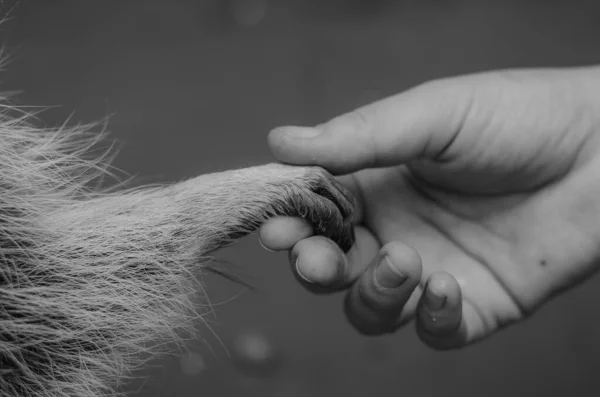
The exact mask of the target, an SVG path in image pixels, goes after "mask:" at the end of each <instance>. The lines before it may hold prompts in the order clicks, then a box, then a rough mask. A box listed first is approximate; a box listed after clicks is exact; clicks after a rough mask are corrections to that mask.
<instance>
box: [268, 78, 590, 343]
mask: <svg viewBox="0 0 600 397" xmlns="http://www.w3.org/2000/svg"><path fill="white" fill-rule="evenodd" d="M598 77H599V74H598V70H596V69H591V70H574V71H570V70H558V71H556V70H555V71H552V70H535V71H516V72H498V73H483V74H479V75H470V76H464V77H460V78H450V79H446V80H441V81H435V82H432V83H430V84H425V85H422V86H420V87H416V88H415V89H414V90H411V91H408V92H405V93H403V94H400V95H399V96H397V97H391V98H388V99H385V100H383V101H381V102H378V103H374V104H371V105H368V106H366V107H363V108H361V109H358V110H356V111H354V112H351V113H348V114H346V115H343V116H340V117H338V118H335V119H333V120H331V121H329V122H328V123H326V124H324V125H321V126H319V127H317V128H315V129H302V128H300V129H294V127H290V129H283V130H281V131H274V133H272V134H271V137H270V144H271V147H272V149H273V151H274V153H275V154H276V156H277V157H278V158H280V159H281V160H284V161H285V162H289V163H293V164H316V165H321V166H324V167H326V168H329V169H330V170H332V171H333V172H336V173H339V174H345V173H347V172H351V171H355V170H361V169H362V170H361V171H358V172H355V173H353V174H350V177H348V176H344V177H341V179H342V181H343V182H348V187H349V188H350V189H351V190H353V191H354V192H355V193H356V194H357V196H358V198H359V202H360V203H361V205H360V209H359V211H358V213H359V214H360V215H359V219H358V225H357V232H360V235H358V234H357V244H356V245H355V247H354V248H353V250H352V251H350V252H349V253H348V254H347V255H345V254H343V253H341V252H340V251H339V249H338V250H336V249H335V248H334V247H331V244H328V243H326V242H324V241H323V240H322V239H319V238H317V237H310V234H309V231H308V230H307V229H306V226H305V225H304V226H303V225H302V224H301V223H297V222H296V223H294V222H292V223H288V222H283V223H278V222H272V223H270V224H269V225H267V226H266V227H264V228H263V230H264V233H263V237H265V239H266V241H267V245H268V246H271V247H272V248H274V249H291V254H292V255H291V257H292V259H293V261H292V262H293V264H295V269H296V270H295V272H296V274H297V275H298V274H301V275H306V272H307V271H309V272H311V276H312V278H311V277H309V278H308V279H307V278H306V277H303V279H302V280H300V281H301V282H302V283H303V285H305V286H306V287H307V288H309V289H312V287H311V286H312V285H314V283H315V282H317V281H315V280H320V281H319V282H323V281H326V282H327V285H329V286H333V287H335V288H340V287H342V288H349V289H350V291H349V293H348V298H347V300H346V312H347V314H348V318H349V320H350V322H351V323H352V324H353V325H354V326H355V327H356V328H357V329H359V330H360V331H361V332H365V333H369V334H380V333H383V332H388V331H389V328H390V326H394V324H396V326H400V325H403V324H405V323H406V322H407V321H409V320H411V319H412V318H413V317H414V316H415V315H417V316H418V321H417V329H418V331H419V334H420V336H421V337H422V339H423V340H424V341H425V342H427V343H428V344H429V345H431V346H433V347H438V348H452V347H459V346H463V345H465V344H468V343H472V342H475V341H477V340H480V339H482V338H483V337H485V336H487V335H489V334H491V333H492V332H493V331H496V330H497V329H499V328H500V327H502V326H505V325H507V324H510V323H513V322H515V321H517V320H519V319H521V318H522V317H523V316H525V315H527V314H529V313H531V312H532V311H533V310H535V309H536V308H537V307H539V306H540V305H541V304H543V303H544V302H546V301H548V299H549V298H550V297H552V296H553V295H556V294H557V293H559V292H561V291H562V290H564V289H566V288H569V287H571V286H573V285H574V284H575V283H576V282H578V281H580V280H582V279H583V278H585V277H586V276H589V275H590V273H591V272H592V271H593V270H594V269H595V268H596V267H597V264H598V263H599V262H600V261H599V259H600V244H598V243H597V242H598V241H600V219H598V218H600V216H599V215H598V214H600V200H598V197H600V177H599V171H598V170H599V169H600V159H599V157H600V156H598V150H600V145H599V143H598V139H599V135H600V130H598V126H599V125H600V120H599V118H598V114H599V110H600V109H599V107H598V101H597V99H593V98H595V97H596V95H597V94H594V93H593V91H594V89H593V87H596V83H597V81H599V79H598ZM590 87H592V88H591V89H590ZM297 134H300V137H299V139H298V135H297ZM303 134H306V135H305V136H306V138H304V137H303V136H304V135H303ZM397 164H401V165H397ZM386 166H388V167H389V168H382V167H386ZM369 167H378V168H369ZM361 242H362V243H361ZM411 247H412V249H411ZM413 249H414V250H413ZM375 254H377V255H376V256H375V257H373V255H375ZM419 257H420V258H419ZM371 258H372V259H371ZM383 258H387V259H388V262H385V261H384V260H383ZM391 258H393V260H392V259H391ZM340 263H341V264H343V265H339V264H340ZM382 263H387V266H382ZM340 266H341V267H340ZM338 268H341V269H345V270H343V271H338V270H336V269H338ZM385 268H387V269H392V270H393V271H392V272H391V273H390V272H389V271H388V272H387V273H385V272H383V271H380V270H381V269H385ZM393 273H395V275H394V274H393ZM378 274H379V276H378ZM384 274H385V276H383V275H384ZM380 276H381V277H383V279H382V280H387V284H388V285H386V286H385V287H384V286H383V284H382V283H381V282H379V281H380V279H379V278H378V277H380ZM402 279H403V280H405V281H399V282H400V284H398V280H402ZM335 280H337V282H336V281H335ZM391 280H395V281H394V282H391ZM389 285H391V286H389ZM392 286H395V287H392ZM335 288H334V289H335ZM390 288H391V289H390ZM390 321H391V323H390Z"/></svg>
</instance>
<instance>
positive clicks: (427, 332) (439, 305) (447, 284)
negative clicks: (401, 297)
mask: <svg viewBox="0 0 600 397" xmlns="http://www.w3.org/2000/svg"><path fill="white" fill-rule="evenodd" d="M463 310H464V309H463V299H462V293H461V289H460V286H459V284H458V282H457V281H456V279H455V278H454V277H453V276H452V275H450V274H449V273H446V272H437V273H433V274H432V275H431V276H430V277H429V280H428V281H427V284H426V286H425V290H424V292H423V295H422V297H421V300H420V302H419V305H418V309H417V324H416V326H417V333H418V335H419V337H420V338H421V340H422V341H423V342H425V343H426V344H427V345H429V346H430V347H432V348H434V349H438V350H445V349H451V348H456V347H460V346H463V345H465V344H466V343H467V341H468V336H469V335H468V329H467V323H466V322H465V319H464V318H463Z"/></svg>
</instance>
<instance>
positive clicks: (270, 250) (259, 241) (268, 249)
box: [258, 237, 275, 252]
mask: <svg viewBox="0 0 600 397" xmlns="http://www.w3.org/2000/svg"><path fill="white" fill-rule="evenodd" d="M258 243H259V244H260V246H261V247H263V249H265V250H266V251H269V252H275V250H272V249H271V248H267V247H265V245H264V244H263V242H262V240H261V239H260V237H258Z"/></svg>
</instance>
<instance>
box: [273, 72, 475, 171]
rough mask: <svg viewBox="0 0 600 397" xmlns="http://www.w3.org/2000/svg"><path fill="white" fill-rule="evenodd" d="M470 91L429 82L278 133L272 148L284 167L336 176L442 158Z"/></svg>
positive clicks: (453, 83)
mask: <svg viewBox="0 0 600 397" xmlns="http://www.w3.org/2000/svg"><path fill="white" fill-rule="evenodd" d="M472 92H473V90H472V87H471V85H470V84H465V81H464V78H460V77H459V78H451V79H445V80H438V81H433V82H429V83H425V84H422V85H420V86H417V87H415V88H413V89H411V90H408V91H406V92H403V93H401V94H398V95H395V96H392V97H389V98H386V99H383V100H380V101H377V102H375V103H372V104H370V105H367V106H364V107H361V108H359V109H356V110H354V111H352V112H350V113H346V114H344V115H342V116H339V117H336V118H334V119H332V120H330V121H328V122H326V123H324V124H321V125H319V126H316V127H313V128H310V127H291V126H290V127H279V128H276V129H274V130H273V131H271V133H270V134H269V137H268V142H269V146H270V148H271V151H272V152H273V155H274V156H275V157H276V158H277V159H278V160H279V161H281V162H284V163H288V164H296V165H319V166H321V167H324V168H326V169H327V170H329V171H330V172H332V173H335V174H345V173H350V172H354V171H357V170H359V169H363V168H372V167H386V166H392V165H398V164H402V163H405V162H408V161H411V160H415V159H419V158H428V159H439V158H440V157H441V156H442V155H443V154H444V153H445V152H446V150H447V149H448V147H449V146H450V145H451V144H452V142H453V141H454V140H455V139H456V137H457V136H458V135H459V134H460V130H461V128H462V125H463V124H464V121H465V120H466V118H467V115H468V113H469V111H470V108H471V103H472V97H473V94H472Z"/></svg>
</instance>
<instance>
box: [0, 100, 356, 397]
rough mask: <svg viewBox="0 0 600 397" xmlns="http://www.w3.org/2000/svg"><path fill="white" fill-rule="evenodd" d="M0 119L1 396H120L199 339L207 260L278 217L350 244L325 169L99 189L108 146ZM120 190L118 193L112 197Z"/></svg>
mask: <svg viewBox="0 0 600 397" xmlns="http://www.w3.org/2000/svg"><path fill="white" fill-rule="evenodd" d="M15 111H16V110H15V109H10V108H5V110H4V111H3V112H2V114H0V391H2V392H3V393H4V394H2V395H3V396H4V395H7V396H10V397H16V396H27V397H38V396H50V397H67V396H69V397H72V396H77V397H88V396H101V395H113V394H115V393H117V392H118V391H119V390H120V386H121V384H122V382H123V381H125V380H126V379H127V377H128V376H129V375H130V374H131V373H132V371H133V370H134V369H136V368H138V367H140V366H142V365H143V364H144V363H145V361H146V360H147V359H149V358H151V357H153V356H155V355H157V354H161V353H164V352H167V351H168V350H169V349H168V348H167V346H168V345H169V344H171V343H176V344H180V343H184V341H185V340H186V339H188V338H196V337H198V335H197V329H196V327H195V325H196V322H197V320H198V319H201V317H202V315H203V313H204V311H203V307H202V304H199V302H202V300H201V299H202V296H199V292H200V291H202V288H201V284H200V281H201V277H202V275H203V273H204V272H205V271H209V270H211V269H212V270H216V271H217V272H218V271H219V269H214V268H213V267H212V265H211V263H210V261H208V257H207V254H208V253H210V252H211V251H213V250H215V249H217V248H220V247H223V246H225V245H228V244H231V243H232V242H234V241H235V239H237V238H240V237H242V236H244V235H246V234H248V233H251V232H253V231H254V230H256V228H257V227H259V226H260V224H261V223H262V222H264V221H265V220H266V219H267V218H269V217H271V216H274V215H294V216H303V217H305V218H307V219H308V220H309V221H310V222H312V223H313V224H314V226H315V230H316V232H317V233H320V234H324V235H326V236H328V237H331V238H332V239H334V240H336V241H337V242H339V243H340V244H341V245H342V246H343V247H344V248H345V249H348V248H349V247H350V244H351V243H352V237H353V236H352V227H351V210H352V198H351V197H350V195H349V194H348V193H347V192H346V191H345V190H343V189H342V188H341V187H340V186H339V185H338V184H337V183H336V182H335V180H334V179H333V178H332V177H331V176H330V175H329V174H328V173H326V172H325V171H324V170H322V169H320V168H315V167H290V166H284V165H278V164H270V165H265V166H260V167H254V168H249V169H242V170H235V171H228V172H223V173H217V174H210V175H204V176H200V177H198V178H194V179H191V180H188V181H184V182H181V183H178V184H173V185H168V186H166V185H165V186H148V187H141V188H136V189H124V188H121V189H117V190H115V189H112V190H108V189H100V188H98V187H96V186H97V185H98V182H99V181H101V180H102V179H103V178H105V177H106V176H107V175H109V172H108V171H109V167H108V165H107V164H108V161H109V160H110V157H109V156H108V153H110V152H104V155H101V156H93V157H92V158H87V157H86V155H87V154H88V153H90V150H91V149H93V148H94V147H96V145H97V144H98V143H100V142H102V140H101V135H99V134H91V133H88V132H87V131H86V128H83V127H78V128H74V129H67V128H59V129H56V130H41V129H37V128H34V127H33V126H32V125H30V124H28V121H27V120H28V118H27V116H28V115H27V114H23V113H18V114H17V116H15ZM116 187H119V185H117V186H116Z"/></svg>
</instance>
